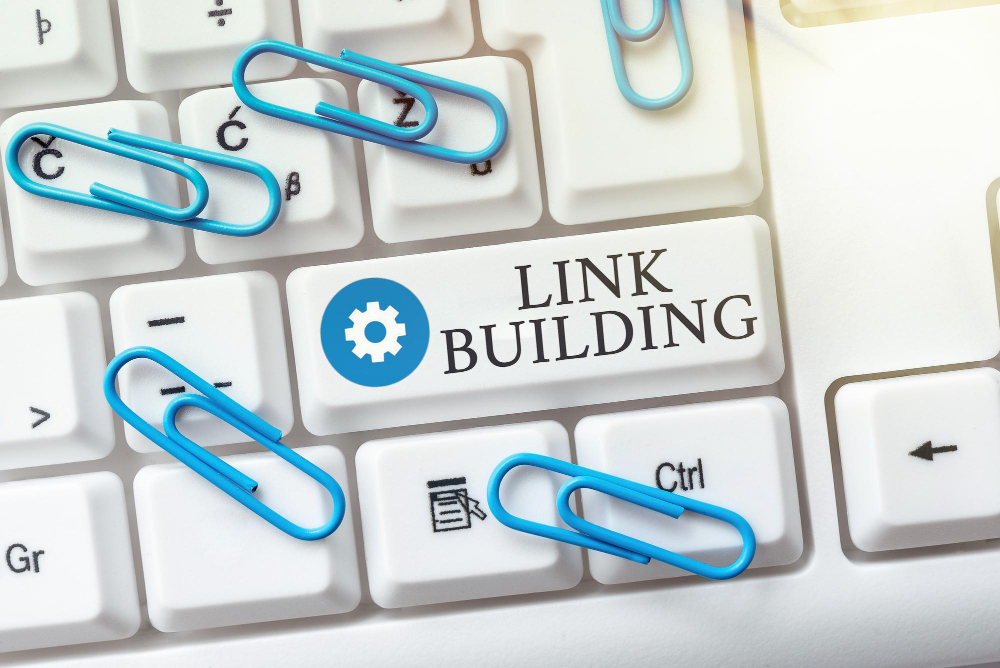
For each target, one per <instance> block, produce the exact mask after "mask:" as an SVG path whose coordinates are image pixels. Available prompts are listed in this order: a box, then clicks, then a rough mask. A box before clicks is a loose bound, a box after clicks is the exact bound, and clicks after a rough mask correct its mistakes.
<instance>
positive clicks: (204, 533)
mask: <svg viewBox="0 0 1000 668" xmlns="http://www.w3.org/2000/svg"><path fill="white" fill-rule="evenodd" d="M298 452H299V454H301V455H302V456H303V457H305V458H306V459H308V460H309V461H311V462H313V463H314V464H316V465H317V466H319V467H320V468H322V469H323V470H324V471H326V472H327V473H329V474H330V475H332V476H333V477H334V478H335V479H336V480H337V482H339V483H340V485H341V487H342V488H343V490H344V495H345V496H346V497H347V498H348V499H350V498H351V493H350V489H349V488H348V482H347V466H346V463H345V461H344V456H343V455H342V454H341V453H340V451H339V450H337V449H336V448H333V447H330V446H317V447H311V448H303V449H301V450H298ZM225 461H226V462H227V463H229V464H231V465H233V466H235V467H236V468H237V469H239V470H240V471H243V472H244V473H246V474H247V475H249V476H250V477H251V478H253V479H254V480H256V481H257V482H258V483H259V484H260V487H259V488H258V489H257V491H256V492H255V493H254V496H256V497H257V498H258V499H260V500H261V501H262V502H264V503H265V504H267V505H269V506H270V507H272V508H274V509H275V510H276V511H277V512H279V513H281V514H282V515H284V516H285V517H287V518H288V519H289V520H291V521H292V522H294V523H296V524H299V525H300V526H304V527H314V526H320V525H322V524H324V523H325V522H326V521H327V520H328V519H329V518H330V513H331V512H332V510H333V507H332V503H331V500H330V495H329V493H328V492H327V491H326V490H325V489H324V488H323V487H321V486H320V485H318V484H316V482H315V481H314V480H312V479H311V478H309V477H308V476H306V475H305V474H304V473H302V472H300V471H298V470H297V469H295V468H293V467H292V466H291V465H289V464H288V463H287V462H285V461H283V460H281V459H279V458H277V457H275V456H274V455H273V454H272V453H270V452H266V453H254V454H251V455H238V456H235V457H226V458H225ZM135 514H136V521H137V522H138V525H139V545H140V547H141V551H142V564H143V572H144V573H145V577H146V602H147V605H148V607H149V621H150V622H151V623H152V624H153V626H154V627H156V628H157V629H159V630H160V631H167V632H170V631H190V630H194V629H205V628H213V627H218V626H232V625H235V624H250V623H254V622H267V621H274V620H278V619H291V618H295V617H312V616H315V615H332V614H336V613H341V612H349V611H351V610H353V609H354V608H356V607H357V605H358V603H359V602H360V601H361V583H360V580H359V576H358V559H357V547H356V546H355V543H354V524H353V521H352V520H351V509H350V503H349V502H348V508H347V514H346V516H345V517H344V521H343V523H342V524H341V525H340V528H338V529H337V531H336V532H335V533H334V534H333V535H331V536H329V537H328V538H324V539H323V540H318V541H303V540H298V539H297V538H292V537H291V536H288V535H287V534H285V533H283V532H281V531H280V530H278V529H276V528H275V527H273V526H271V525H270V524H269V523H267V522H265V521H264V520H263V519H261V518H260V517H257V515H255V514H254V513H252V512H251V511H250V510H248V509H246V508H245V507H243V506H242V505H240V504H239V503H237V502H236V501H234V500H233V499H231V498H229V496H227V495H226V494H224V493H223V492H221V491H220V490H218V489H217V488H216V487H214V486H213V485H212V484H211V483H210V482H208V481H207V480H205V479H203V478H202V477H201V476H199V475H198V474H197V473H195V472H194V471H191V470H190V469H188V468H187V467H186V466H184V465H182V464H161V465H156V466H147V467H146V468H144V469H142V470H141V471H139V473H138V475H136V477H135Z"/></svg>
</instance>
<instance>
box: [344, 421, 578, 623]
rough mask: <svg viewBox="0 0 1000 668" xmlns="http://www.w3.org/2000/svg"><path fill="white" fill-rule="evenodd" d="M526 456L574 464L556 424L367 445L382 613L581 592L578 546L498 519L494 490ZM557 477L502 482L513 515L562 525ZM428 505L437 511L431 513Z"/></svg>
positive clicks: (373, 580) (368, 512)
mask: <svg viewBox="0 0 1000 668" xmlns="http://www.w3.org/2000/svg"><path fill="white" fill-rule="evenodd" d="M519 452H533V453H538V454H541V455H547V456H549V457H555V458H557V459H563V460H569V458H570V452H569V436H568V434H566V430H565V429H563V428H562V426H560V425H559V424H557V423H555V422H535V423H531V424H521V425H509V426H504V427H486V428H481V429H471V430H467V431H458V432H451V433H444V434H428V435H424V436H407V437H403V438H393V439H388V440H383V441H369V442H368V443H365V444H364V445H363V446H361V449H360V450H358V456H357V470H358V494H359V498H360V503H361V521H362V526H363V527H364V535H365V555H366V558H367V562H368V582H369V586H370V588H371V594H372V599H373V600H374V601H375V602H376V603H377V604H378V605H380V606H382V607H383V608H402V607H407V606H412V605H426V604H430V603H444V602H448V601H464V600H469V599H476V598H490V597H494V596H508V595H512V594H528V593H533V592H540V591H555V590H559V589H568V588H570V587H575V586H576V585H577V584H578V583H579V582H580V578H581V577H582V575H583V560H582V558H581V554H580V549H579V548H577V547H574V546H572V545H566V544H564V543H560V542H557V541H552V540H547V539H545V538H540V537H538V536H532V535H529V534H524V533H521V532H518V531H514V530H512V529H509V528H508V527H506V526H504V525H502V524H500V523H499V522H498V521H497V520H496V519H494V518H493V517H492V514H491V512H490V509H489V506H487V503H486V487H487V482H488V481H489V478H490V474H491V473H492V472H493V469H494V468H496V466H497V464H499V463H500V462H501V461H503V460H504V459H506V458H507V457H509V456H510V455H514V454H517V453H519ZM561 483H562V480H560V477H559V476H558V475H555V474H552V473H549V472H547V471H540V470H537V469H534V470H533V469H529V468H526V467H520V468H518V469H515V470H514V471H511V473H510V474H509V477H508V478H505V479H504V483H503V487H502V488H501V491H502V494H501V500H502V501H503V503H504V507H505V508H506V509H507V510H508V512H511V513H513V514H514V515H517V516H518V517H523V518H525V519H528V520H532V521H536V522H541V523H543V524H548V525H556V524H561V522H560V521H559V514H558V512H557V510H556V504H555V498H556V493H557V492H558V491H559V485H560V484H561ZM428 507H429V508H430V514H429V516H428Z"/></svg>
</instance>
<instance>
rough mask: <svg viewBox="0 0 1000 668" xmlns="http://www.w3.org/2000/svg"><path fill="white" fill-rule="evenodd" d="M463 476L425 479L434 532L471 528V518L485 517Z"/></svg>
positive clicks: (482, 518)
mask: <svg viewBox="0 0 1000 668" xmlns="http://www.w3.org/2000/svg"><path fill="white" fill-rule="evenodd" d="M465 484H466V480H465V478H444V479H441V480H429V481H427V488H428V489H430V490H432V491H431V492H430V494H429V496H430V502H431V526H432V527H433V529H434V533H441V532H443V531H458V530H460V529H471V528H472V518H473V517H477V518H479V519H480V520H485V519H486V513H485V512H484V511H483V510H482V508H480V507H479V501H477V500H476V499H473V498H472V497H470V496H469V490H468V488H467V487H465Z"/></svg>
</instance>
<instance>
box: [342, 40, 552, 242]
mask: <svg viewBox="0 0 1000 668" xmlns="http://www.w3.org/2000/svg"><path fill="white" fill-rule="evenodd" d="M415 69H418V70H421V71H425V72H430V73H431V74H436V75H438V76H442V77H446V78H448V79H454V80H455V81H461V82H463V83H468V84H472V85H475V86H479V87H481V88H485V89H486V90H488V91H490V92H491V93H493V94H494V95H496V96H497V97H498V98H500V101H501V102H503V104H504V107H505V108H506V109H507V114H508V116H509V118H510V124H511V128H512V131H511V132H510V135H509V137H508V139H507V144H506V145H505V146H504V148H503V150H502V151H501V152H500V153H499V154H498V155H497V157H496V158H493V159H492V160H489V161H487V162H485V163H481V164H478V165H459V164H455V163H451V162H444V161H441V160H435V159H433V158H427V157H422V156H417V155H414V154H412V153H407V152H406V151H400V150H397V149H392V148H387V147H385V146H381V145H379V144H375V143H372V142H366V143H365V145H364V146H365V159H366V163H367V166H368V187H369V190H370V192H371V203H372V222H373V224H374V227H375V233H376V234H378V236H379V237H380V238H381V239H382V240H383V241H388V242H397V241H413V240H416V239H434V238H438V237H450V236H455V235H459V234H471V233H476V232H495V231H497V230H511V229H518V228H523V227H530V226H531V225H534V224H535V223H537V222H538V219H539V218H540V217H541V215H542V193H541V185H540V183H539V178H538V158H537V157H536V155H535V135H534V132H532V131H531V128H532V127H533V123H532V119H531V102H530V98H529V96H528V75H527V73H525V71H524V66H523V65H521V63H519V62H517V61H516V60H514V59H512V58H497V57H494V56H488V57H484V58H469V59H465V60H453V61H449V62H444V63H432V64H429V65H419V66H417V67H416V68H415ZM434 95H435V99H437V101H438V106H439V109H440V119H441V120H439V121H438V124H437V126H436V127H435V128H434V130H433V131H432V132H431V133H430V134H429V135H427V138H426V139H425V141H427V142H429V143H433V144H440V145H443V146H447V147H449V148H454V149H465V150H476V149H479V148H482V147H484V146H486V145H487V144H489V142H490V141H491V140H492V139H493V135H494V131H495V129H496V121H495V120H494V118H493V112H492V111H490V109H489V108H488V107H487V106H486V105H483V104H480V103H470V102H469V100H468V99H467V98H463V97H461V96H458V95H453V94H450V93H440V92H438V91H435V92H434ZM358 100H359V105H360V107H361V112H362V113H363V114H365V115H366V116H371V117H373V118H378V119H381V120H384V121H386V122H389V123H392V122H395V123H396V124H397V125H399V124H403V125H406V124H410V123H414V124H416V123H418V122H420V121H422V120H423V118H424V113H423V109H422V108H421V107H420V105H419V104H416V105H414V100H413V98H411V97H407V96H405V95H400V94H399V93H398V92H397V91H394V90H392V89H390V88H386V87H384V86H377V85H375V84H373V83H371V82H369V81H365V82H363V83H362V84H361V86H360V88H359V90H358Z"/></svg>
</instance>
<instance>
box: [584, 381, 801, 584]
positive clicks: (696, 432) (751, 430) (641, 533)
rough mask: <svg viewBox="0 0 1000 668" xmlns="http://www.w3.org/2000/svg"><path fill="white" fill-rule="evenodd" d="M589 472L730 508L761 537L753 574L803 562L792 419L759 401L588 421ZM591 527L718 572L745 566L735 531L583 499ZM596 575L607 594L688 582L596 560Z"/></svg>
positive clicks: (663, 570)
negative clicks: (646, 583)
mask: <svg viewBox="0 0 1000 668" xmlns="http://www.w3.org/2000/svg"><path fill="white" fill-rule="evenodd" d="M576 451H577V457H578V461H579V463H580V465H581V466H586V467H587V468H592V469H596V470H598V471H604V472H606V473H610V474H611V475H616V476H620V477H622V478H625V479H627V480H634V481H636V482H639V483H642V484H644V485H649V486H651V487H658V488H659V489H664V490H666V491H668V492H673V493H675V494H680V495H682V496H690V497H691V498H693V499H696V500H698V501H704V502H707V503H711V504H715V505H719V506H722V507H724V508H729V509H730V510H733V511H735V512H737V513H739V514H740V515H742V516H743V517H744V518H745V519H746V520H747V521H748V522H749V523H750V526H751V527H753V531H754V535H755V536H756V539H757V553H756V555H755V556H754V559H753V562H752V563H751V565H750V567H751V568H762V567H765V566H784V565H786V564H790V563H792V562H794V561H796V560H797V559H798V558H799V557H800V556H801V555H802V522H801V519H800V518H799V499H798V492H797V490H796V486H795V464H794V462H793V460H792V437H791V429H790V427H789V423H788V409H787V408H785V405H784V404H783V403H782V402H781V400H780V399H777V398H774V397H760V398H754V399H738V400H735V401H719V402H715V403H708V404H694V405H690V406H678V407H674V408H658V409H653V410H645V411H635V412H631V413H617V414H611V415H601V416H597V417H589V418H586V419H584V420H582V421H581V422H580V423H579V424H578V425H577V428H576ZM582 498H583V514H584V517H585V518H586V519H587V520H588V521H590V522H594V523H596V524H598V525H600V526H603V527H607V528H608V529H611V530H612V531H617V532H619V533H624V534H626V535H629V536H632V537H634V538H638V539H639V540H643V541H646V542H647V543H651V544H653V545H658V546H660V547H664V548H666V549H668V550H671V551H673V552H677V553H679V554H684V555H686V556H689V557H692V558H693V559H697V560H699V561H703V562H706V563H709V564H712V565H715V566H726V565H728V564H731V563H733V562H734V561H735V560H736V559H737V557H739V554H740V551H741V549H742V547H743V541H742V539H741V537H740V534H739V532H737V531H736V530H735V529H734V528H733V527H731V526H729V525H728V524H725V523H723V522H719V521H718V520H713V519H710V518H707V517H704V516H700V515H695V514H693V513H685V514H684V515H682V516H681V517H680V518H679V519H673V518H670V517H666V516H663V515H658V514H656V513H654V512H652V511H649V510H646V509H644V508H641V507H639V506H636V505H633V504H629V503H626V502H624V501H621V500H619V499H615V498H613V497H610V496H607V495H603V494H598V493H596V492H584V493H583V494H582ZM589 558H590V573H591V575H593V576H594V579H595V580H597V581H598V582H602V583H604V584H621V583H624V582H639V581H642V580H656V579H660V578H670V577H677V576H680V575H689V573H688V572H687V571H684V570H681V569H678V568H674V567H673V566H668V565H666V564H663V563H660V562H652V563H651V564H649V565H646V566H642V565H639V564H636V563H633V562H631V561H626V560H624V559H619V558H618V557H613V556H610V555H607V554H604V553H599V552H594V551H591V552H590V555H589Z"/></svg>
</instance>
